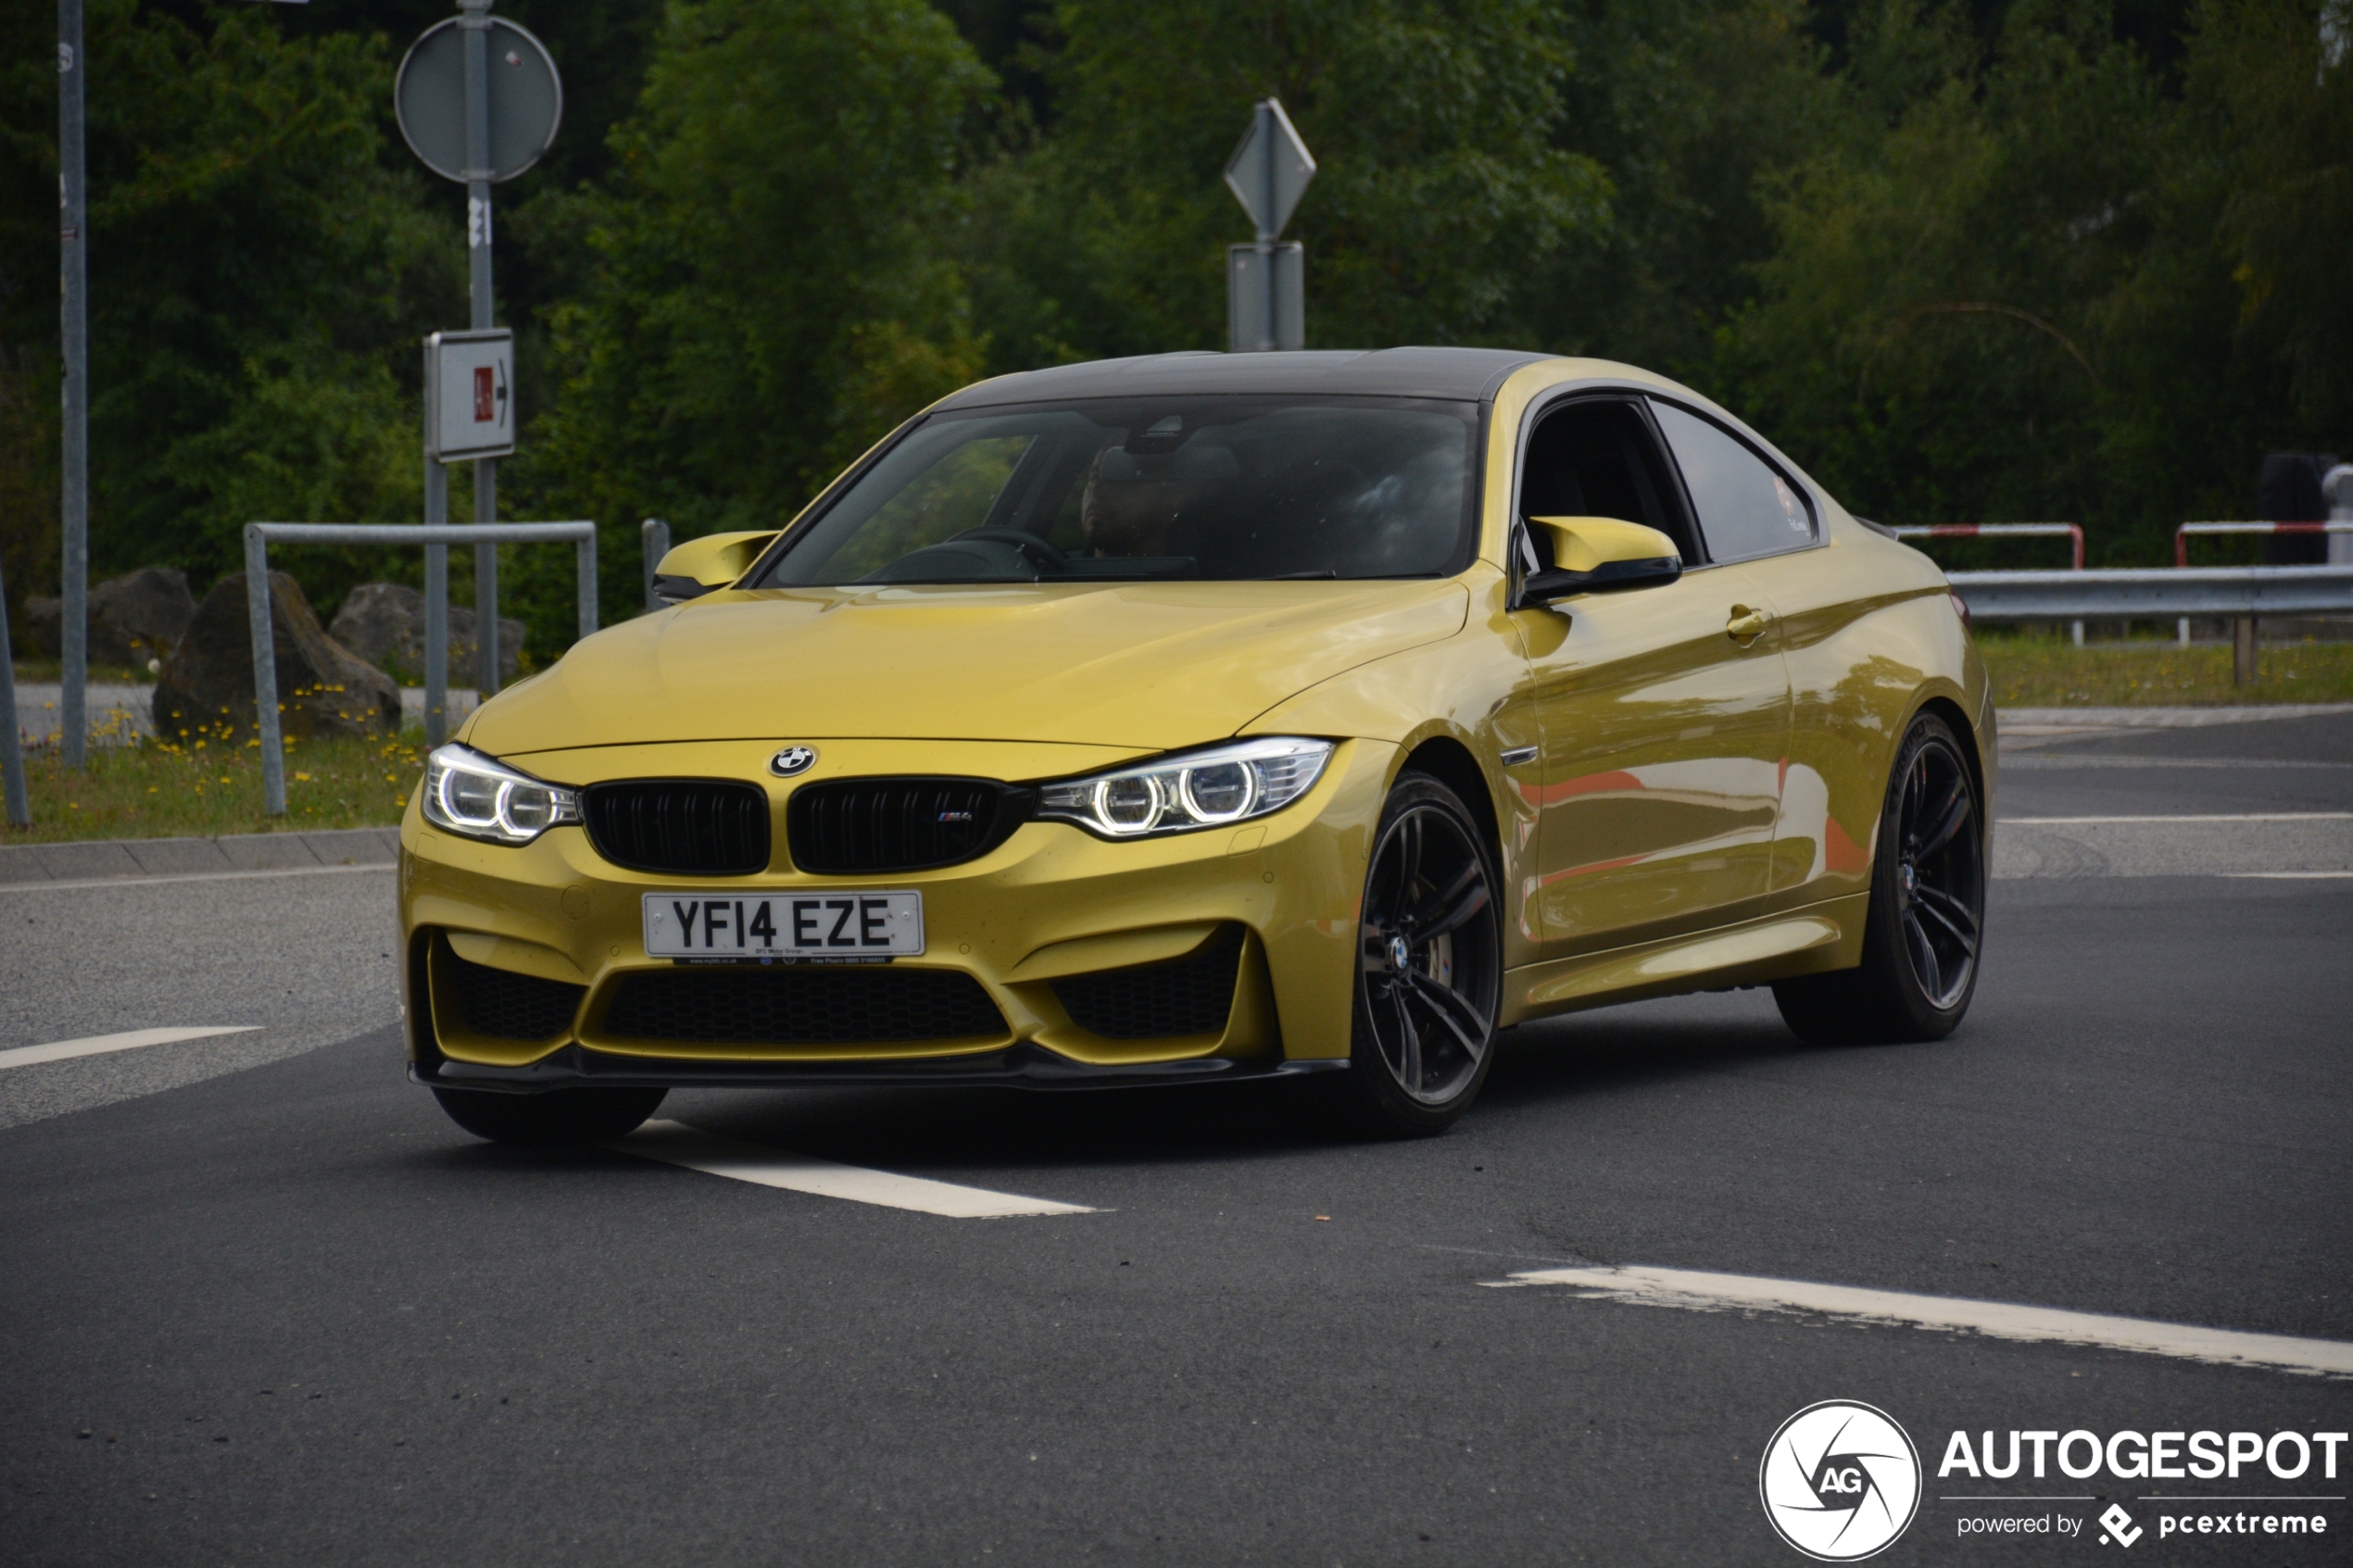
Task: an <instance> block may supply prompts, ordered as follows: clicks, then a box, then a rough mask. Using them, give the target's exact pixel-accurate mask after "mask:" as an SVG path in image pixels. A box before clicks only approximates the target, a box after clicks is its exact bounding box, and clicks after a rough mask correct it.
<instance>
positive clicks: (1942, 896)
mask: <svg viewBox="0 0 2353 1568" xmlns="http://www.w3.org/2000/svg"><path fill="white" fill-rule="evenodd" d="M1895 847H1896V860H1895V912H1896V918H1897V919H1898V920H1900V921H1901V922H1903V926H1904V956H1905V959H1906V961H1907V962H1908V963H1910V965H1911V968H1912V978H1913V980H1914V982H1915V983H1917V984H1918V985H1919V988H1920V995H1921V996H1922V997H1926V998H1927V1000H1928V1005H1929V1006H1930V1007H1931V1008H1934V1009H1937V1010H1940V1011H1942V1010H1945V1009H1948V1008H1951V1007H1952V1006H1953V1005H1954V1004H1956V1003H1957V1002H1958V1001H1959V1000H1960V999H1961V998H1962V997H1965V996H1967V995H1968V994H1969V986H1970V985H1972V984H1974V983H1975V981H1976V979H1977V947H1978V943H1979V942H1980V941H1981V940H1982V938H1983V929H1984V927H1983V920H1984V913H1985V854H1984V834H1983V830H1982V823H1981V822H1979V820H1978V811H1977V791H1976V790H1975V789H1974V788H1972V787H1971V785H1970V782H1969V764H1968V763H1966V762H1964V761H1963V760H1961V754H1960V752H1959V751H1958V750H1957V749H1956V748H1955V747H1954V746H1953V744H1952V741H1951V740H1950V738H1949V737H1944V736H1936V737H1931V738H1929V739H1927V740H1926V741H1925V742H1924V743H1923V744H1922V745H1921V746H1919V749H1918V750H1916V751H1914V752H1913V754H1912V759H1911V766H1910V767H1909V768H1907V769H1906V770H1905V772H1904V800H1903V805H1902V806H1901V807H1900V808H1899V809H1897V812H1896V831H1895Z"/></svg>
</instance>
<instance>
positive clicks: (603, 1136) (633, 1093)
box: [433, 1088, 670, 1144]
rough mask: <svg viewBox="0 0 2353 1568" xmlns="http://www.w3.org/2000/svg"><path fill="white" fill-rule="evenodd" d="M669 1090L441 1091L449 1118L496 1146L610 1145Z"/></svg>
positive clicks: (438, 1093)
mask: <svg viewBox="0 0 2353 1568" xmlns="http://www.w3.org/2000/svg"><path fill="white" fill-rule="evenodd" d="M669 1092H670V1091H669V1090H668V1089H549V1090H548V1091H547V1092H546V1093H545V1094H535V1095H502V1094H493V1093H491V1092H489V1091H486V1090H483V1089H442V1088H436V1089H434V1092H433V1098H435V1099H437V1100H439V1101H440V1102H441V1109H442V1110H446V1111H447V1112H448V1113H449V1120H451V1121H452V1122H455V1123H458V1125H459V1126H460V1127H463V1128H464V1129H465V1130H466V1131H468V1132H469V1133H472V1135H474V1136H476V1137H478V1138H488V1139H489V1140H490V1141H491V1142H493V1143H527V1144H563V1143H607V1142H610V1140H612V1139H614V1138H617V1137H621V1136H623V1135H625V1134H628V1133H630V1132H633V1131H635V1128H636V1126H637V1124H638V1123H641V1122H643V1121H644V1120H645V1119H646V1118H647V1117H648V1116H651V1115H652V1114H653V1113H654V1111H655V1110H656V1108H658V1107H659V1106H660V1105H661V1101H662V1097H663V1096H664V1095H667V1094H668V1093H669Z"/></svg>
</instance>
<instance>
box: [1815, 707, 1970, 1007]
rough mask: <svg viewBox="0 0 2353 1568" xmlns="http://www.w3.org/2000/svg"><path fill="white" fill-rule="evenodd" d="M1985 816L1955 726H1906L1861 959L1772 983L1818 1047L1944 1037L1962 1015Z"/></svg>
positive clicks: (1931, 719) (1931, 718) (1932, 719)
mask: <svg viewBox="0 0 2353 1568" xmlns="http://www.w3.org/2000/svg"><path fill="white" fill-rule="evenodd" d="M1985 846H1986V838H1985V813H1984V807H1983V804H1982V801H1981V800H1980V798H1979V792H1978V786H1977V775H1976V774H1975V772H1974V771H1971V769H1970V767H1969V759H1968V758H1967V756H1966V754H1965V753H1964V752H1963V751H1962V749H1961V743H1960V741H1959V740H1958V739H1957V737H1956V736H1955V734H1954V733H1953V730H1952V728H1951V726H1949V725H1948V724H1946V723H1945V721H1944V720H1943V719H1940V718H1938V717H1936V716H1935V715H1934V714H1923V715H1922V716H1921V717H1920V718H1919V719H1918V720H1916V721H1914V722H1913V724H1912V727H1911V729H1910V731H1909V732H1907V733H1906V735H1905V737H1904V744H1903V746H1900V747H1898V748H1897V751H1896V763H1895V767H1894V771H1893V772H1892V775H1891V776H1890V778H1889V780H1888V786H1887V801H1886V805H1885V807H1884V808H1883V809H1882V810H1881V815H1880V833H1879V842H1878V844H1877V846H1876V848H1875V853H1874V854H1873V857H1872V861H1873V863H1872V868H1871V897H1870V908H1869V913H1868V914H1867V915H1866V916H1865V924H1864V935H1863V961H1862V963H1861V965H1860V966H1859V967H1857V968H1855V969H1848V970H1838V971H1834V972H1831V973H1828V974H1815V975H1807V976H1806V977H1804V978H1802V979H1797V980H1785V981H1780V982H1779V983H1777V984H1776V985H1774V987H1773V997H1774V999H1775V1000H1776V1001H1778V1002H1779V1003H1780V1010H1781V1017H1782V1018H1783V1019H1784V1020H1785V1021H1786V1022H1788V1023H1789V1026H1790V1027H1791V1028H1792V1029H1794V1030H1795V1031H1796V1032H1797V1033H1798V1035H1800V1036H1801V1037H1803V1038H1805V1039H1806V1040H1810V1041H1813V1042H1815V1043H1816V1044H1822V1045H1852V1044H1864V1043H1870V1042H1880V1041H1887V1042H1894V1041H1919V1040H1941V1039H1943V1038H1944V1036H1945V1035H1949V1034H1951V1033H1952V1032H1953V1031H1954V1029H1955V1028H1956V1027H1957V1026H1958V1025H1959V1023H1960V1022H1961V1017H1962V1015H1963V1014H1964V1013H1966V1012H1968V1010H1969V998H1970V997H1971V996H1972V995H1973V994H1974V993H1975V991H1976V988H1977V974H1978V960H1979V956H1980V954H1981V952H1982V948H1983V945H1984V940H1985V882H1986V863H1985Z"/></svg>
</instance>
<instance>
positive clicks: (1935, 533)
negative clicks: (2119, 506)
mask: <svg viewBox="0 0 2353 1568" xmlns="http://www.w3.org/2000/svg"><path fill="white" fill-rule="evenodd" d="M1895 536H1896V537H1897V538H1898V539H2060V538H2064V539H2067V540H2069V541H2070V542H2071V543H2072V544H2073V546H2074V557H2073V559H2072V560H2071V561H2070V563H2069V566H2070V570H2071V571H2082V570H2083V529H2082V525H2081V524H2079V523H2072V522H1937V523H1930V524H1928V525H1926V526H1924V527H1921V526H1911V527H1904V528H1898V529H1896V530H1895ZM2068 635H2069V636H2070V637H2071V638H2073V639H2074V642H2075V646H2077V647H2079V648H2080V647H2082V646H2083V623H2082V621H2074V622H2072V623H2070V625H2069V627H2068Z"/></svg>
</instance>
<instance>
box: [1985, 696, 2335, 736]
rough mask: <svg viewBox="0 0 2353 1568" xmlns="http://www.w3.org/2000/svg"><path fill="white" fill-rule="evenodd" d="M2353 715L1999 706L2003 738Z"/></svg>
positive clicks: (2282, 708)
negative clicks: (2078, 731)
mask: <svg viewBox="0 0 2353 1568" xmlns="http://www.w3.org/2000/svg"><path fill="white" fill-rule="evenodd" d="M2332 713H2353V702H2295V703H2273V704H2270V705H2259V704H2249V705H2247V706H2246V707H2243V708H2223V707H2216V708H2003V709H1996V710H1995V717H1996V718H1997V719H1998V721H2000V724H2001V728H2002V732H2003V734H2013V733H2015V734H2051V733H2054V732H2056V731H2059V730H2196V729H2204V728H2206V727H2207V726H2208V725H2210V724H2251V723H2256V722H2259V721H2262V720H2266V719H2318V718H2322V717H2324V716H2326V715H2328V714H2332Z"/></svg>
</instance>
